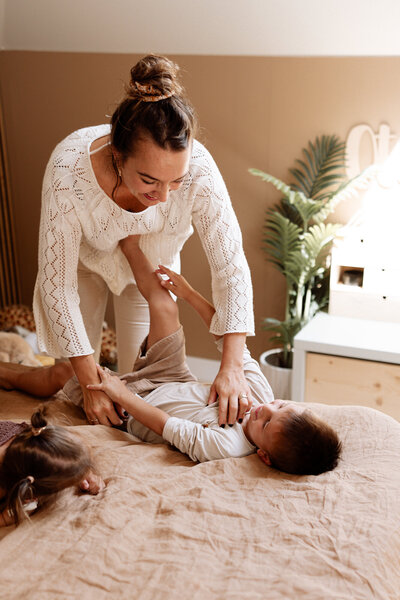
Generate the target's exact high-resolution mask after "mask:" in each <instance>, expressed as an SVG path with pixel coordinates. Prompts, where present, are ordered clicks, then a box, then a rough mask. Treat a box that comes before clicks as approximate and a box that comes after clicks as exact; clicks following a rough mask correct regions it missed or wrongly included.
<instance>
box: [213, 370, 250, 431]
mask: <svg viewBox="0 0 400 600" xmlns="http://www.w3.org/2000/svg"><path fill="white" fill-rule="evenodd" d="M217 400H219V418H218V423H219V425H220V426H221V427H225V424H226V423H227V424H228V425H231V426H232V425H233V424H234V423H235V422H236V421H239V423H241V422H242V419H243V417H244V414H245V413H246V412H247V411H248V410H249V409H250V408H251V405H252V398H251V392H250V388H249V385H248V383H247V381H246V379H245V376H244V373H243V369H241V370H240V369H238V368H227V367H225V368H221V369H220V370H219V372H218V374H217V376H216V378H215V380H214V383H213V384H212V386H211V390H210V396H209V398H208V404H212V403H213V402H216V401H217Z"/></svg>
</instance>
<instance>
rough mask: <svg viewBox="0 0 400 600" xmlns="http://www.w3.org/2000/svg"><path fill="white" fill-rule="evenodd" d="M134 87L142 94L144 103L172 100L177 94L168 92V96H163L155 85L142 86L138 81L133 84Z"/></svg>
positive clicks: (141, 98)
mask: <svg viewBox="0 0 400 600" xmlns="http://www.w3.org/2000/svg"><path fill="white" fill-rule="evenodd" d="M133 86H134V87H135V88H136V90H137V91H138V92H140V94H141V95H140V100H142V101H143V102H158V101H159V100H165V99H166V98H171V96H173V95H174V94H175V92H167V93H166V94H161V93H160V91H159V90H158V89H157V88H156V87H154V85H151V84H145V85H142V84H141V83H138V82H137V81H134V82H133Z"/></svg>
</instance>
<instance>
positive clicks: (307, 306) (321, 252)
mask: <svg viewBox="0 0 400 600" xmlns="http://www.w3.org/2000/svg"><path fill="white" fill-rule="evenodd" d="M345 160H346V157H345V143H344V142H342V141H341V140H340V139H339V138H338V137H337V136H334V135H331V136H321V137H317V138H316V140H315V141H314V142H313V143H312V142H309V144H308V147H307V148H304V149H303V156H302V159H301V160H297V161H296V167H295V168H293V169H290V173H291V175H292V177H293V178H294V183H292V184H291V185H290V186H289V185H286V184H285V183H284V182H283V181H281V180H280V179H277V178H276V177H273V176H272V175H269V174H267V173H264V172H263V171H260V170H258V169H250V173H251V174H252V175H255V176H257V177H260V178H261V179H262V180H263V181H266V182H267V183H271V184H272V185H273V186H275V188H276V189H278V190H279V191H280V192H281V193H282V194H283V197H282V199H281V200H280V201H279V202H278V204H276V205H275V206H274V207H273V208H271V209H269V210H268V211H267V216H266V222H265V229H264V231H265V235H264V240H263V241H264V246H263V248H264V250H265V252H266V253H267V258H268V260H269V261H271V262H272V264H273V265H274V266H275V267H276V268H277V269H278V271H280V272H281V273H282V275H283V276H284V277H285V282H286V302H285V314H284V318H283V320H279V319H274V318H266V319H264V322H263V327H264V329H266V330H267V331H269V332H270V333H271V337H270V340H271V342H273V343H275V344H279V348H274V349H273V350H269V351H267V352H264V353H263V354H262V355H261V357H260V363H261V367H262V368H263V370H264V372H265V374H266V376H267V378H268V380H269V381H270V384H271V386H272V388H273V390H274V393H275V395H276V396H277V397H280V398H289V397H290V378H291V368H292V362H293V340H294V337H295V335H296V334H297V333H298V332H299V331H300V330H301V329H302V327H304V325H305V324H306V323H308V321H309V320H310V319H311V318H312V317H313V316H314V315H315V314H316V313H317V312H318V311H319V310H321V309H323V308H324V307H326V306H327V304H328V298H329V262H328V258H329V252H330V249H331V244H332V241H333V239H334V237H335V235H336V234H337V232H338V229H339V228H340V227H341V225H339V224H337V223H325V221H326V219H327V217H328V216H329V215H330V214H331V213H332V212H333V211H334V209H335V208H336V206H337V204H338V203H339V202H341V201H342V200H344V199H349V198H352V197H354V196H355V194H356V190H358V189H359V188H360V187H363V186H365V184H366V182H367V180H369V178H368V175H367V174H362V175H360V176H359V177H357V178H355V179H353V180H351V181H346V180H345V175H344V167H345ZM278 380H283V383H281V384H278ZM274 387H275V389H274Z"/></svg>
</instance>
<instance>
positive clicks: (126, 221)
mask: <svg viewBox="0 0 400 600" xmlns="http://www.w3.org/2000/svg"><path fill="white" fill-rule="evenodd" d="M109 132H110V126H109V125H99V126H97V127H89V128H85V129H80V130H78V131H76V132H74V133H73V134H71V135H70V136H68V137H67V138H66V139H65V140H63V141H62V142H61V143H60V144H58V146H57V147H56V148H55V150H54V152H53V154H52V155H51V157H50V160H49V163H48V165H47V169H46V173H45V177H44V182H43V194H42V214H41V222H40V236H39V274H38V278H37V281H36V286H35V293H34V303H33V309H34V313H35V321H36V327H37V334H38V343H39V348H40V349H41V351H46V352H48V353H49V354H50V355H51V356H54V357H55V358H60V357H70V356H80V355H86V354H91V353H93V349H92V347H91V344H90V342H89V339H88V337H87V334H86V331H85V327H84V323H83V319H82V315H81V312H80V309H79V295H78V284H77V265H78V260H79V259H80V260H81V261H82V263H83V264H84V265H85V266H86V267H87V268H89V269H91V270H92V271H94V272H95V273H97V274H99V275H100V276H101V277H102V278H103V279H104V281H105V282H106V283H107V285H108V287H109V289H110V290H111V292H113V293H114V294H117V295H119V294H120V293H121V292H122V291H123V290H124V288H125V287H126V286H127V285H128V284H130V283H134V279H133V276H132V272H131V269H130V267H129V264H128V261H127V260H126V258H125V257H124V255H123V253H122V251H121V249H120V248H119V246H118V242H119V240H121V239H123V238H124V237H126V236H128V235H131V234H141V235H143V237H142V238H141V241H140V246H141V248H142V250H143V252H144V253H145V254H146V256H147V257H148V258H149V260H150V262H151V263H152V264H153V265H157V264H159V263H162V264H164V265H166V266H168V267H171V268H172V269H174V270H176V271H179V265H180V261H179V253H180V251H181V249H182V246H183V244H184V243H185V241H186V240H187V239H188V238H189V236H190V235H191V234H192V233H193V227H192V223H193V224H194V226H195V227H196V229H197V231H198V233H199V236H200V239H201V242H202V244H203V248H204V251H205V253H206V256H207V259H208V262H209V264H210V269H211V277H212V294H213V301H214V305H215V308H216V313H215V315H214V317H213V321H212V324H211V328H210V331H211V332H212V333H214V334H217V335H223V334H224V333H232V332H247V333H248V334H250V335H254V318H253V307H252V302H253V298H252V287H251V279H250V272H249V268H248V265H247V262H246V259H245V256H244V253H243V248H242V238H241V232H240V229H239V225H238V222H237V219H236V216H235V214H234V212H233V209H232V205H231V201H230V199H229V195H228V192H227V189H226V186H225V184H224V181H223V179H222V176H221V174H220V173H219V171H218V168H217V166H216V164H215V162H214V160H213V158H212V157H211V155H210V154H209V152H208V151H207V150H206V149H205V148H204V146H202V145H201V144H200V143H199V142H197V141H194V143H193V150H192V156H191V161H190V167H189V172H188V174H187V176H186V177H185V179H184V181H183V184H182V185H181V187H180V188H179V189H178V190H176V191H172V192H170V195H169V198H168V200H167V202H165V203H160V204H158V205H156V206H151V207H149V208H146V209H145V210H143V211H142V212H140V213H131V212H129V211H126V210H124V209H122V208H120V207H119V206H118V205H117V204H116V203H115V202H113V200H111V198H109V197H108V196H107V195H106V194H105V193H104V191H103V190H102V189H101V187H100V186H99V184H98V182H97V180H96V178H95V175H94V172H93V168H92V165H91V161H90V155H89V150H90V146H91V144H92V142H93V141H94V140H95V139H97V138H100V137H102V136H105V135H107V134H108V133H109Z"/></svg>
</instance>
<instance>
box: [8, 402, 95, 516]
mask: <svg viewBox="0 0 400 600" xmlns="http://www.w3.org/2000/svg"><path fill="white" fill-rule="evenodd" d="M73 485H78V486H79V487H80V489H81V490H83V491H86V492H89V493H91V494H97V493H98V492H99V491H100V490H101V489H103V487H104V482H103V480H102V479H101V477H100V476H99V475H97V474H96V472H95V471H94V468H93V464H92V461H91V458H90V454H89V450H88V448H86V446H85V445H83V444H82V443H81V442H80V441H79V440H78V438H77V437H76V436H75V435H72V434H70V433H68V431H67V430H66V429H64V428H63V427H57V426H54V425H50V424H48V423H47V420H46V418H45V408H44V407H43V406H40V407H39V408H38V409H37V410H36V411H35V412H34V413H33V415H32V417H31V424H30V425H28V424H27V423H13V422H12V421H0V499H1V500H0V527H4V526H7V525H12V524H17V525H18V523H20V522H21V521H22V520H23V519H24V518H26V517H27V515H28V514H29V513H32V512H33V511H35V510H36V509H37V508H38V506H39V505H40V504H41V503H43V502H44V501H45V500H46V499H47V500H50V499H51V497H53V498H54V495H55V494H56V493H57V492H59V491H61V490H63V489H65V488H67V487H70V486H73Z"/></svg>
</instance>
